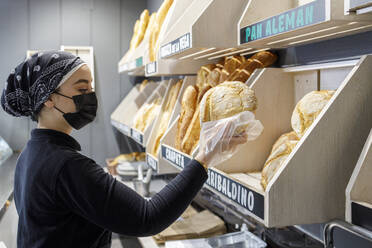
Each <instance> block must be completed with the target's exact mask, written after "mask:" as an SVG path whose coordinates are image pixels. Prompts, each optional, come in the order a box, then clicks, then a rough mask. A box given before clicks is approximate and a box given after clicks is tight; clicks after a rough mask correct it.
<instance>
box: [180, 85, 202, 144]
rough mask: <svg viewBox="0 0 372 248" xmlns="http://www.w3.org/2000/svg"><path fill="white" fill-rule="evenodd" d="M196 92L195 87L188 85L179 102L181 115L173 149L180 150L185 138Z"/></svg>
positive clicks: (194, 107)
mask: <svg viewBox="0 0 372 248" xmlns="http://www.w3.org/2000/svg"><path fill="white" fill-rule="evenodd" d="M197 97H198V91H197V89H196V87H195V86H193V85H190V86H188V87H187V88H186V90H185V93H184V94H183V97H182V102H181V114H180V118H179V119H178V125H177V134H176V141H175V147H176V149H178V150H181V143H182V140H183V138H184V137H185V134H186V131H187V127H188V126H189V125H190V122H191V120H192V117H193V115H194V112H195V109H196V104H197Z"/></svg>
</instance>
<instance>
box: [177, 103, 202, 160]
mask: <svg viewBox="0 0 372 248" xmlns="http://www.w3.org/2000/svg"><path fill="white" fill-rule="evenodd" d="M199 114H200V106H199V105H197V106H196V110H195V112H194V115H193V117H192V120H191V123H190V125H189V127H188V128H187V131H186V134H185V138H184V139H183V141H182V144H181V151H182V152H184V153H186V154H189V155H191V152H192V149H193V148H194V147H195V146H196V144H198V142H199V136H200V117H199Z"/></svg>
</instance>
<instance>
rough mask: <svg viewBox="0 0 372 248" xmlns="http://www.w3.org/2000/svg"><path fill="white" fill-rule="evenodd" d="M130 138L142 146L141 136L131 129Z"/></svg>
mask: <svg viewBox="0 0 372 248" xmlns="http://www.w3.org/2000/svg"><path fill="white" fill-rule="evenodd" d="M131 136H132V138H133V139H134V140H135V141H136V142H137V143H139V144H141V145H143V134H141V133H140V132H138V131H137V130H134V129H131Z"/></svg>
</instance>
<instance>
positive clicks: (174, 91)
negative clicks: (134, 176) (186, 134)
mask: <svg viewBox="0 0 372 248" xmlns="http://www.w3.org/2000/svg"><path fill="white" fill-rule="evenodd" d="M182 82H183V81H182V80H179V81H178V82H177V83H175V84H174V85H172V86H171V88H170V90H169V95H168V100H167V103H166V105H165V106H164V108H163V109H162V113H161V116H160V122H159V126H158V130H157V135H156V137H155V142H154V147H153V150H152V154H153V155H154V156H157V154H158V151H159V146H160V140H161V138H162V137H163V135H164V133H165V132H166V131H167V128H168V125H169V121H170V118H171V115H172V111H173V108H174V105H175V104H176V102H177V97H178V93H179V91H180V89H181V85H182Z"/></svg>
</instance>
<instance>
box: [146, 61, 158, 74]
mask: <svg viewBox="0 0 372 248" xmlns="http://www.w3.org/2000/svg"><path fill="white" fill-rule="evenodd" d="M156 66H157V65H156V61H155V62H151V63H149V64H147V65H146V74H154V73H156V71H157V67H156Z"/></svg>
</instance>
